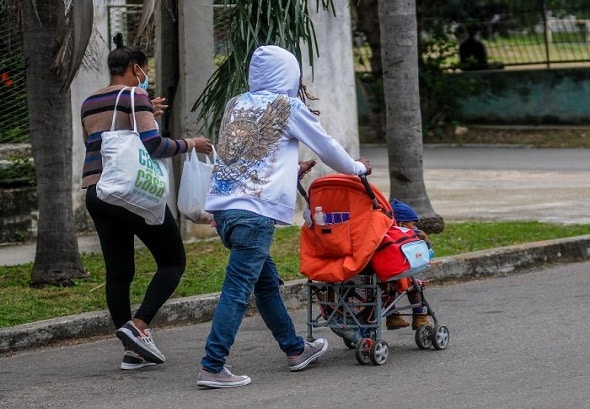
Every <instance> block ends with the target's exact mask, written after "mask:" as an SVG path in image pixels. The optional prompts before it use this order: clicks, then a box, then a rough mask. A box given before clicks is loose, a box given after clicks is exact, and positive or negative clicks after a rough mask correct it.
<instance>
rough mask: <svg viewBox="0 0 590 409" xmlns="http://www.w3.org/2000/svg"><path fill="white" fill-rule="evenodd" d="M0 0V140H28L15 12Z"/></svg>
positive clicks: (21, 54) (24, 89) (23, 84)
mask: <svg viewBox="0 0 590 409" xmlns="http://www.w3.org/2000/svg"><path fill="white" fill-rule="evenodd" d="M7 3H8V2H6V1H4V0H0V143H23V142H28V141H29V120H28V110H27V92H26V83H25V61H24V58H23V53H22V47H23V44H22V41H23V39H22V29H21V27H19V15H18V12H17V10H16V9H12V8H10V7H9V5H8V4H7Z"/></svg>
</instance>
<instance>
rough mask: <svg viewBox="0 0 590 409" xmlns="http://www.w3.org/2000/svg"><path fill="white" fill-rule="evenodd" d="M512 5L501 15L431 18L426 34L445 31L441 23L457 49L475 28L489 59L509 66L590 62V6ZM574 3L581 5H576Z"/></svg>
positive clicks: (427, 20)
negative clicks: (440, 30)
mask: <svg viewBox="0 0 590 409" xmlns="http://www.w3.org/2000/svg"><path fill="white" fill-rule="evenodd" d="M526 3H527V7H523V6H520V7H519V6H518V2H515V1H510V2H508V1H507V2H506V4H504V5H503V6H502V7H501V11H499V12H496V13H492V12H488V13H482V14H481V15H477V14H476V15H471V16H461V15H459V16H455V17H456V18H451V17H446V16H436V15H429V16H426V17H425V18H424V21H423V35H426V36H429V35H432V34H433V33H434V32H435V31H436V27H438V28H440V26H441V20H444V27H445V30H446V33H447V34H448V35H449V38H450V39H453V40H454V41H456V45H457V48H458V46H459V44H460V42H461V41H463V40H464V39H465V38H466V37H467V31H468V30H469V27H472V26H474V25H477V26H479V28H480V29H481V40H482V42H483V43H484V45H485V47H486V50H487V54H488V60H489V61H490V62H498V63H502V64H503V65H504V66H506V67H509V66H526V65H537V66H538V65H543V66H544V67H546V68H550V67H551V66H553V65H555V64H559V65H563V64H570V65H571V64H577V65H581V64H584V63H590V4H588V5H584V6H573V5H572V6H569V7H568V6H567V3H568V2H567V1H564V2H560V6H559V7H552V6H551V4H553V2H547V1H542V0H539V1H538V2H536V4H534V3H535V2H530V1H529V2H526ZM571 3H572V4H574V3H576V4H578V3H581V2H571ZM448 62H449V65H450V66H452V65H453V64H455V65H456V64H457V63H458V57H457V56H454V57H453V58H450V59H449V61H448Z"/></svg>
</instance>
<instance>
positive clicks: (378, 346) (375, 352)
mask: <svg viewBox="0 0 590 409" xmlns="http://www.w3.org/2000/svg"><path fill="white" fill-rule="evenodd" d="M369 357H370V358H371V362H372V363H373V365H383V364H384V363H385V362H387V357H389V345H387V342H385V341H383V340H379V341H377V342H374V343H373V345H372V346H371V352H370V355H369Z"/></svg>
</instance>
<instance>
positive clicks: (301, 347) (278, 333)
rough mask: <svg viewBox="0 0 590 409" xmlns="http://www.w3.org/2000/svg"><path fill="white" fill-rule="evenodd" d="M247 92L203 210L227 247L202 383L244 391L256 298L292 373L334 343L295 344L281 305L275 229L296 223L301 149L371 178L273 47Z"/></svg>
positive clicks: (220, 148)
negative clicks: (232, 360) (240, 344)
mask: <svg viewBox="0 0 590 409" xmlns="http://www.w3.org/2000/svg"><path fill="white" fill-rule="evenodd" d="M248 86H249V91H248V92H245V93H243V94H240V95H238V96H236V97H234V98H232V99H231V100H230V101H229V102H228V103H227V105H226V108H225V113H224V117H223V119H222V122H221V127H220V131H219V139H218V144H217V154H218V155H217V160H216V162H215V167H214V169H213V174H212V176H211V182H210V187H209V193H208V195H207V199H206V202H205V210H206V211H207V212H209V213H211V214H212V215H213V218H214V221H215V225H216V229H217V233H218V234H219V237H220V238H221V240H222V242H223V244H224V245H225V246H226V247H227V248H229V249H230V257H229V263H228V265H227V268H226V272H225V280H224V283H223V287H222V290H221V295H220V298H219V303H218V305H217V308H216V310H215V313H214V315H213V321H212V324H211V331H210V333H209V336H208V338H207V341H206V345H205V356H204V357H203V358H202V360H201V365H202V368H201V370H200V371H199V374H198V377H197V385H199V386H203V387H210V388H223V387H236V386H244V385H248V384H249V383H250V382H251V379H250V377H248V376H246V375H234V374H233V373H231V372H230V371H229V369H228V368H227V367H226V366H225V362H226V357H227V356H228V355H229V352H230V348H231V346H232V345H233V343H234V340H235V337H236V335H237V332H238V329H239V326H240V324H241V322H242V319H243V316H244V313H245V311H246V308H247V306H248V298H249V296H250V295H251V294H252V292H254V296H255V300H256V307H257V309H258V312H259V313H260V315H261V317H262V319H263V320H264V323H265V324H266V326H267V327H268V328H269V329H270V331H271V332H272V335H273V337H274V338H275V340H276V341H277V342H278V344H279V347H280V348H281V350H282V351H283V352H284V353H285V354H286V356H287V362H288V365H289V369H290V370H291V371H300V370H302V369H304V368H306V367H307V366H308V365H309V364H310V363H312V362H314V361H316V360H317V359H318V358H319V357H320V356H321V355H323V354H324V353H325V352H326V351H327V349H328V342H327V340H325V339H322V338H318V339H316V340H315V341H313V342H309V341H306V340H304V339H303V338H302V337H300V336H298V335H297V333H296V331H295V327H294V325H293V322H292V320H291V317H290V316H289V314H288V312H287V309H286V307H285V305H284V303H283V300H282V299H281V296H280V293H279V286H280V285H281V283H282V282H281V280H280V278H279V274H278V271H277V268H276V265H275V264H274V262H273V260H272V258H271V256H270V245H271V242H272V239H273V235H274V229H275V224H291V223H292V222H293V216H294V212H295V199H296V190H297V179H298V177H301V176H302V175H303V174H305V173H306V172H307V171H308V170H309V168H310V167H311V166H313V164H314V162H313V161H308V162H299V142H302V143H303V144H305V145H306V146H308V147H309V148H310V149H311V150H312V151H314V152H315V153H316V154H317V155H318V157H319V158H320V159H321V160H322V161H323V162H324V163H326V164H327V165H328V166H330V167H331V168H332V169H334V170H335V171H337V172H340V173H344V174H349V175H361V174H370V172H371V165H370V162H369V161H368V160H367V159H365V158H360V159H358V160H354V159H352V158H351V157H350V155H349V154H348V153H347V152H346V151H345V150H344V148H343V147H342V146H341V145H340V144H339V143H338V142H337V141H336V140H335V139H334V138H333V137H332V136H330V135H328V134H327V133H326V131H325V130H324V128H323V127H322V126H321V124H320V122H319V121H318V119H317V117H316V116H315V115H314V114H313V113H312V112H310V110H309V108H308V107H307V106H306V105H305V103H304V102H303V101H302V100H301V99H299V98H298V97H297V95H298V92H299V91H300V87H301V72H300V69H299V63H298V61H297V59H296V58H295V56H294V55H293V54H292V53H290V52H289V51H287V50H285V49H283V48H281V47H277V46H273V45H268V46H261V47H258V48H257V49H256V50H255V51H254V53H253V55H252V58H251V60H250V66H249V72H248Z"/></svg>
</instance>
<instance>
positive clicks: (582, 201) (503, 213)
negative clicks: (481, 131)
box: [361, 145, 590, 224]
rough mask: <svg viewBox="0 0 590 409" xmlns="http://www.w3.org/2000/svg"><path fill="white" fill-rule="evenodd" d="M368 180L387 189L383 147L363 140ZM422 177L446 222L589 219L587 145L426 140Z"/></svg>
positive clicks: (573, 221)
mask: <svg viewBox="0 0 590 409" xmlns="http://www.w3.org/2000/svg"><path fill="white" fill-rule="evenodd" d="M361 154H362V155H365V156H367V157H369V158H371V160H372V162H373V164H374V167H375V168H376V169H375V171H374V175H373V176H372V177H371V180H372V181H373V182H374V183H376V184H377V186H378V187H379V188H380V189H381V190H382V191H383V192H384V193H385V194H389V178H388V171H387V163H388V160H387V152H386V149H385V148H384V147H383V146H380V145H363V146H362V149H361ZM424 182H425V185H426V189H427V192H428V196H429V198H430V201H431V203H432V206H433V207H434V210H435V211H436V212H437V213H438V214H440V215H441V216H443V218H444V219H445V220H447V221H457V220H469V219H474V220H537V221H541V222H548V223H561V224H576V223H581V224H589V223H590V212H589V211H588V208H590V150H589V149H563V150H561V149H527V148H514V147H512V148H506V147H483V148H482V147H467V148H457V147H449V146H443V147H440V146H434V145H427V146H426V147H425V148H424Z"/></svg>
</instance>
